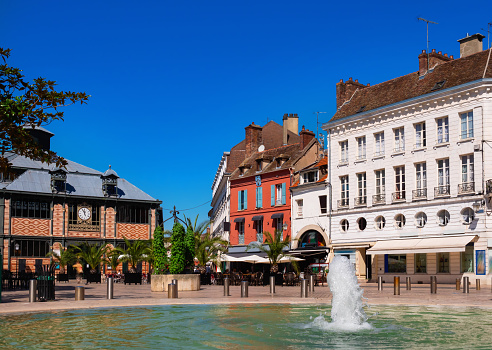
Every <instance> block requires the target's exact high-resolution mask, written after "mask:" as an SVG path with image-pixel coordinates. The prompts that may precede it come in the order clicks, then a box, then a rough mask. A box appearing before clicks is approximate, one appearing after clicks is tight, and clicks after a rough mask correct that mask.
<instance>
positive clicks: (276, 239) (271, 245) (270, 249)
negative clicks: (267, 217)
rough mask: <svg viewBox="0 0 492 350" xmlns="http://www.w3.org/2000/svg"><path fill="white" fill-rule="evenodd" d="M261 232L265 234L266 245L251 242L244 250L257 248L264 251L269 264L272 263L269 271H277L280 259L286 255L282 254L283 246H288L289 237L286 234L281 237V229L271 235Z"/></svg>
mask: <svg viewBox="0 0 492 350" xmlns="http://www.w3.org/2000/svg"><path fill="white" fill-rule="evenodd" d="M263 234H264V235H265V236H266V238H265V244H266V246H264V245H262V244H259V243H258V242H253V243H250V244H249V246H248V248H247V249H246V250H249V249H251V248H258V249H259V250H261V251H262V252H265V253H266V254H267V257H268V259H269V260H270V264H271V265H272V266H271V267H270V272H271V273H277V272H278V263H279V261H280V259H282V258H283V257H284V256H286V254H284V248H285V247H288V246H289V244H290V237H289V235H287V236H285V238H284V239H282V231H275V235H274V236H273V237H272V235H271V234H270V232H267V231H265V232H263Z"/></svg>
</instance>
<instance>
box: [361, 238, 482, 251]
mask: <svg viewBox="0 0 492 350" xmlns="http://www.w3.org/2000/svg"><path fill="white" fill-rule="evenodd" d="M476 238H477V236H475V235H466V236H465V235H463V236H444V237H431V238H412V239H393V240H387V241H377V242H376V244H375V245H374V246H373V247H372V248H370V249H368V250H367V251H366V253H367V254H371V255H378V254H415V253H439V252H464V251H465V246H466V245H467V244H468V243H470V242H471V241H473V240H475V239H476Z"/></svg>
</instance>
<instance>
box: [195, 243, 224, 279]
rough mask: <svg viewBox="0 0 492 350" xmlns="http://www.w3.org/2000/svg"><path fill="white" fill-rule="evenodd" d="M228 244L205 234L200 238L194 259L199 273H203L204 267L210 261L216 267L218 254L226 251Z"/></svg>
mask: <svg viewBox="0 0 492 350" xmlns="http://www.w3.org/2000/svg"><path fill="white" fill-rule="evenodd" d="M227 245H228V242H227V241H226V240H223V239H222V238H220V237H212V236H211V235H210V233H206V234H204V235H202V236H201V237H200V241H199V242H198V245H197V248H196V252H195V255H196V259H197V260H198V267H199V269H200V271H201V272H205V265H206V264H207V262H209V261H211V262H213V263H214V264H215V265H218V264H219V262H218V260H219V259H218V258H219V252H222V253H225V252H226V251H227Z"/></svg>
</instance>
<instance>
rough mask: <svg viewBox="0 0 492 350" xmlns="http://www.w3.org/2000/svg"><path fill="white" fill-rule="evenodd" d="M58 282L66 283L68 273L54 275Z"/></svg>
mask: <svg viewBox="0 0 492 350" xmlns="http://www.w3.org/2000/svg"><path fill="white" fill-rule="evenodd" d="M56 279H57V280H58V282H68V273H59V274H58V275H56Z"/></svg>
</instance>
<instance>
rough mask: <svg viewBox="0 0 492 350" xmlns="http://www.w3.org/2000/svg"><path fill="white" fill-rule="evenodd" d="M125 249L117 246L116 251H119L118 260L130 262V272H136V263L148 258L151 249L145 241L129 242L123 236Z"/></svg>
mask: <svg viewBox="0 0 492 350" xmlns="http://www.w3.org/2000/svg"><path fill="white" fill-rule="evenodd" d="M125 244H126V249H123V248H120V247H117V248H115V250H116V251H118V252H120V253H121V257H120V261H121V262H127V263H128V264H130V269H129V270H130V273H135V272H137V265H138V264H139V263H141V262H142V261H147V260H148V259H149V258H150V253H151V249H150V246H149V243H148V242H146V241H139V240H135V241H133V242H130V241H129V240H128V239H126V238H125Z"/></svg>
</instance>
